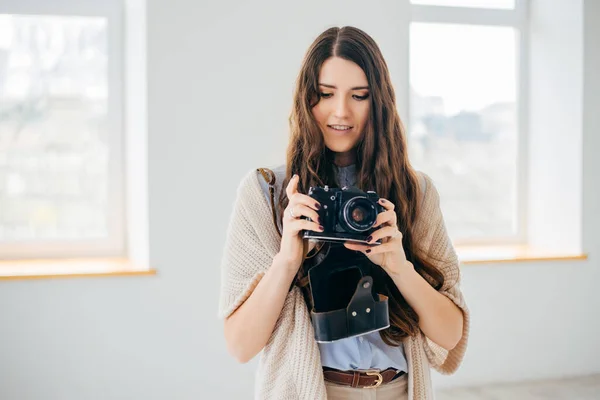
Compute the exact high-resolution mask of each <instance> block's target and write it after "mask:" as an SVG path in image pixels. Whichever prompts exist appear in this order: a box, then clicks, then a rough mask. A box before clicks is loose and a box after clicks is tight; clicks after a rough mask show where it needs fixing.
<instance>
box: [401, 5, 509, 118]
mask: <svg viewBox="0 0 600 400" xmlns="http://www.w3.org/2000/svg"><path fill="white" fill-rule="evenodd" d="M438 3H439V1H438ZM410 35H411V40H410V84H411V86H412V88H413V89H414V90H415V91H416V92H417V93H418V94H419V95H421V96H441V97H443V99H444V105H445V111H446V113H447V114H455V113H456V112H458V111H460V110H478V109H480V108H482V107H485V106H487V105H489V104H491V103H494V102H498V101H515V99H516V76H517V75H516V68H517V64H516V60H517V58H516V56H517V54H516V49H517V46H516V45H517V36H516V32H515V30H514V29H513V28H509V27H491V26H472V25H449V24H429V23H413V24H412V25H411V30H410Z"/></svg>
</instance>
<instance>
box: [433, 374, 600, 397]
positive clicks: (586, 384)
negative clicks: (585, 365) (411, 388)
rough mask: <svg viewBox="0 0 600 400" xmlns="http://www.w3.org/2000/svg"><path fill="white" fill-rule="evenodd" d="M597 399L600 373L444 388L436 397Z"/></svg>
mask: <svg viewBox="0 0 600 400" xmlns="http://www.w3.org/2000/svg"><path fill="white" fill-rule="evenodd" d="M475 399H477V400H479V399H481V400H505V399H506V400H542V399H549V400H555V399H568V400H600V375H592V376H586V377H581V378H573V379H565V380H552V381H539V382H527V383H518V384H504V385H487V386H482V387H472V388H457V389H446V390H443V391H438V392H437V393H436V400H475Z"/></svg>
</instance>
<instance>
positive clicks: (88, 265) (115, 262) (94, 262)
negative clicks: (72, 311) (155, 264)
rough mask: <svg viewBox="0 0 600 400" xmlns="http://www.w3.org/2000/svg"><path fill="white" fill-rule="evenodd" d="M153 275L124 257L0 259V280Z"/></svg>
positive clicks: (153, 271) (147, 269)
mask: <svg viewBox="0 0 600 400" xmlns="http://www.w3.org/2000/svg"><path fill="white" fill-rule="evenodd" d="M135 275H156V270H155V269H152V268H148V267H141V266H139V265H134V264H133V263H132V262H131V261H130V260H127V259H124V258H76V259H39V260H2V261H0V280H18V279H54V278H82V277H106V276H135Z"/></svg>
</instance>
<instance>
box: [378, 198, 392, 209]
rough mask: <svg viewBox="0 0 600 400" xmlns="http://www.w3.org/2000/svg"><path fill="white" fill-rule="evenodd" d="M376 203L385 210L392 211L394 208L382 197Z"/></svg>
mask: <svg viewBox="0 0 600 400" xmlns="http://www.w3.org/2000/svg"><path fill="white" fill-rule="evenodd" d="M378 203H379V204H381V205H382V206H383V208H385V209H386V210H394V209H395V208H396V206H395V205H394V203H392V202H391V201H389V200H386V199H384V198H383V197H382V198H380V199H379V201H378Z"/></svg>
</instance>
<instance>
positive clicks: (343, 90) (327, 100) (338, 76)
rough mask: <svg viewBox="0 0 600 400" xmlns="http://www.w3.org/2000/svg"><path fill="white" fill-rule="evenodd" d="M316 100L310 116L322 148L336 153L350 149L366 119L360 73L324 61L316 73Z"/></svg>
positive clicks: (345, 63)
mask: <svg viewBox="0 0 600 400" xmlns="http://www.w3.org/2000/svg"><path fill="white" fill-rule="evenodd" d="M319 92H320V100H319V103H317V105H316V106H314V107H313V109H312V112H313V115H314V117H315V119H316V121H317V123H318V124H319V126H320V128H321V132H323V138H324V140H325V145H326V146H327V148H328V149H330V150H331V151H333V152H336V153H345V152H348V151H350V150H352V149H353V148H354V146H355V145H356V143H357V142H358V140H359V139H360V137H361V135H362V134H363V131H364V129H365V126H366V124H367V119H368V117H369V104H370V100H369V95H370V92H369V88H368V83H367V77H366V75H365V73H364V72H363V70H362V69H361V68H360V67H359V66H358V65H356V64H355V63H353V62H352V61H348V60H344V59H343V58H339V57H331V58H329V59H328V60H326V61H325V62H324V63H323V65H322V67H321V71H320V72H319Z"/></svg>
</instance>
